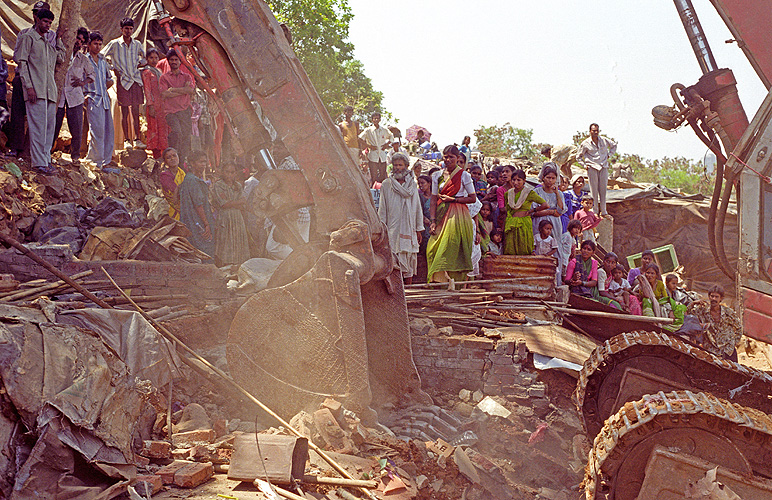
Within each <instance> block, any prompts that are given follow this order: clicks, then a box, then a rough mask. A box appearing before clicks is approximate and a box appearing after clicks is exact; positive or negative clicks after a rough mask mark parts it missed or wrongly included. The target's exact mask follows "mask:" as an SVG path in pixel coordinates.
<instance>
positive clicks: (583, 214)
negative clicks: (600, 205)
mask: <svg viewBox="0 0 772 500" xmlns="http://www.w3.org/2000/svg"><path fill="white" fill-rule="evenodd" d="M592 205H593V201H592V196H590V195H589V194H586V195H584V196H582V209H581V210H577V211H576V212H575V213H574V220H578V221H579V222H581V223H582V239H583V240H585V241H586V240H590V241H595V228H596V227H598V224H600V221H601V220H602V219H601V218H600V217H598V216H597V215H596V214H595V212H593V211H592Z"/></svg>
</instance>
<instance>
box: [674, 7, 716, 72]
mask: <svg viewBox="0 0 772 500" xmlns="http://www.w3.org/2000/svg"><path fill="white" fill-rule="evenodd" d="M673 3H675V6H676V10H678V16H679V17H680V18H681V23H683V25H684V29H685V30H686V36H688V37H689V43H691V44H692V50H693V51H694V55H695V56H697V62H698V63H699V65H700V69H701V70H702V74H703V75H705V74H708V73H710V72H711V71H715V70H717V69H718V65H717V64H716V60H715V59H714V58H713V52H712V51H711V50H710V45H709V44H708V39H707V38H706V37H705V32H704V31H702V25H701V24H700V20H699V19H698V18H697V12H695V10H694V7H693V6H692V2H691V0H673Z"/></svg>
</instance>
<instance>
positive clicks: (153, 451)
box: [140, 441, 172, 458]
mask: <svg viewBox="0 0 772 500" xmlns="http://www.w3.org/2000/svg"><path fill="white" fill-rule="evenodd" d="M140 455H142V456H144V457H147V458H170V457H171V456H172V444H171V443H170V442H168V441H143V442H142V452H141V453H140Z"/></svg>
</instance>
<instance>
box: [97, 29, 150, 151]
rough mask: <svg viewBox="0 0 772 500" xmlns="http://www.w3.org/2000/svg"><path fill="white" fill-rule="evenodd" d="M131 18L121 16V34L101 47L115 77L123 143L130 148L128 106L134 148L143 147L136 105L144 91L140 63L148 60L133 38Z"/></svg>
mask: <svg viewBox="0 0 772 500" xmlns="http://www.w3.org/2000/svg"><path fill="white" fill-rule="evenodd" d="M132 33H134V20H133V19H131V18H130V17H126V18H123V19H121V36H119V37H118V38H116V39H115V40H110V41H109V42H108V43H107V45H105V48H104V49H102V55H104V56H105V57H106V58H107V59H108V61H110V64H112V67H113V72H114V73H115V77H116V79H117V80H118V86H117V87H116V90H117V92H118V105H119V106H120V107H121V128H122V129H123V139H124V143H123V144H124V147H125V148H126V149H129V148H131V147H132V143H131V141H130V140H129V110H131V119H132V121H133V122H134V144H133V146H134V147H135V148H137V149H145V144H144V143H142V141H141V140H140V139H139V106H140V104H142V103H143V102H145V92H144V90H143V88H142V72H141V71H140V70H139V68H140V67H142V66H144V65H145V64H147V61H146V60H145V50H144V49H143V48H142V43H140V41H139V40H137V39H135V38H132V37H131V34H132Z"/></svg>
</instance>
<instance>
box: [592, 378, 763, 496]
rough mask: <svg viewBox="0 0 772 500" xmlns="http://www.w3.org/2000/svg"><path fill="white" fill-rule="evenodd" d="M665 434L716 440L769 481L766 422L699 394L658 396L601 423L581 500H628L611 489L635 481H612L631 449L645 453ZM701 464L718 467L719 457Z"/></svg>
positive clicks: (754, 413) (745, 410) (748, 410)
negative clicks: (707, 436) (708, 437)
mask: <svg viewBox="0 0 772 500" xmlns="http://www.w3.org/2000/svg"><path fill="white" fill-rule="evenodd" d="M668 430H671V431H672V430H676V431H681V432H684V433H687V434H688V435H694V436H697V435H699V434H700V433H702V432H705V433H709V434H711V435H715V436H719V437H717V438H716V439H720V440H723V442H725V443H727V448H733V449H736V450H740V452H741V453H742V457H743V461H745V460H747V465H749V466H750V469H751V472H752V473H753V474H754V475H755V476H757V477H762V478H772V418H771V417H770V416H768V415H766V414H764V413H762V412H760V411H759V410H756V409H754V408H745V407H742V406H740V405H737V404H734V403H730V402H728V401H725V400H722V399H719V398H717V397H715V396H713V395H710V394H705V393H702V392H697V393H695V392H692V391H673V392H670V393H667V394H666V393H664V392H660V393H658V394H654V395H647V396H644V397H643V399H641V400H639V401H635V402H629V403H626V404H625V405H624V406H623V407H622V408H621V409H620V410H619V411H618V412H617V413H616V414H615V415H613V416H611V417H610V418H609V419H608V420H607V421H606V423H605V425H604V426H603V428H602V429H601V431H600V432H599V433H598V435H597V436H596V437H595V442H594V445H593V448H592V451H590V455H589V459H588V464H587V468H586V469H585V471H586V475H585V481H584V487H585V495H586V499H587V500H628V499H627V498H626V496H625V495H622V494H617V493H615V485H616V487H622V486H624V485H629V483H630V482H631V480H636V479H637V478H631V477H617V476H618V474H620V467H623V466H624V465H625V464H626V463H627V460H629V459H630V458H631V457H632V456H633V455H634V454H635V452H636V450H635V448H636V446H638V445H640V446H642V449H645V450H648V448H646V447H647V446H649V447H651V446H652V445H651V444H650V443H651V441H652V440H653V439H652V438H653V437H655V436H656V434H657V433H660V432H664V431H668ZM696 439H698V440H699V438H696ZM669 446H672V447H673V451H676V452H677V451H679V450H678V449H677V448H678V445H677V444H676V443H669ZM690 451H691V450H690ZM645 456H648V455H645ZM706 458H709V459H710V461H713V462H717V465H721V464H722V458H721V457H720V456H714V457H706ZM628 465H629V464H628ZM644 468H645V463H644ZM747 472H748V471H746V473H747ZM635 473H636V474H637V473H639V474H640V475H641V476H642V475H643V473H644V472H643V470H637V469H636V470H635ZM628 474H629V471H628ZM620 483H622V485H621V486H620ZM628 493H629V490H628ZM635 495H636V496H637V493H635ZM632 499H633V500H634V499H635V496H633V497H632Z"/></svg>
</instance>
